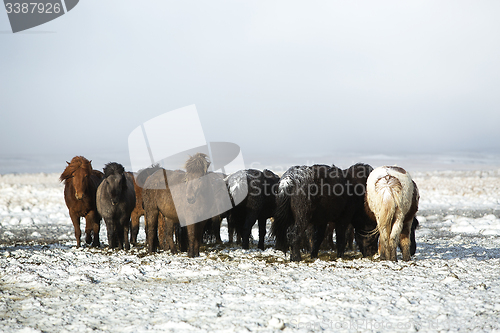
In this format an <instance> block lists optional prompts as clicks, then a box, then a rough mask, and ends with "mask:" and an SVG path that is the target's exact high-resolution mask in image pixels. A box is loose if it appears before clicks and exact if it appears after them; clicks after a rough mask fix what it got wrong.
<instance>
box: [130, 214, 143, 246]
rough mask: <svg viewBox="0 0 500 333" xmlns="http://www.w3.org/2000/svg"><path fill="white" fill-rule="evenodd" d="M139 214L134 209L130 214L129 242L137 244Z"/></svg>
mask: <svg viewBox="0 0 500 333" xmlns="http://www.w3.org/2000/svg"><path fill="white" fill-rule="evenodd" d="M140 217H141V215H140V214H139V213H138V212H137V211H136V210H135V209H134V210H133V211H132V215H130V221H131V222H130V243H132V244H133V245H134V246H137V235H138V234H139V218H140Z"/></svg>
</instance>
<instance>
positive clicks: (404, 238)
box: [399, 219, 414, 261]
mask: <svg viewBox="0 0 500 333" xmlns="http://www.w3.org/2000/svg"><path fill="white" fill-rule="evenodd" d="M412 222H413V219H410V220H409V221H405V223H404V225H403V230H401V235H400V236H399V247H400V248H401V253H402V254H403V260H404V261H409V260H410V257H411V249H410V246H411V245H412V244H411V240H410V234H411V232H412V228H411V224H412ZM413 232H414V231H413ZM413 237H414V236H413Z"/></svg>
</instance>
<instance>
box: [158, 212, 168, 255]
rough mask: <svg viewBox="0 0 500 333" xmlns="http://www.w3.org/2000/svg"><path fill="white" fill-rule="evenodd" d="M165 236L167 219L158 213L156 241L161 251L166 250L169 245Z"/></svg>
mask: <svg viewBox="0 0 500 333" xmlns="http://www.w3.org/2000/svg"><path fill="white" fill-rule="evenodd" d="M167 237H168V236H167V219H165V218H164V217H163V214H161V213H160V214H158V243H159V245H160V249H161V250H163V251H167V250H168V247H169V246H168V240H167Z"/></svg>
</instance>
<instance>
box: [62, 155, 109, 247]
mask: <svg viewBox="0 0 500 333" xmlns="http://www.w3.org/2000/svg"><path fill="white" fill-rule="evenodd" d="M91 162H92V161H89V160H87V159H86V158H85V157H83V156H75V157H73V159H72V160H71V162H66V163H68V166H67V167H66V169H64V171H63V173H62V174H61V176H60V177H59V180H60V181H64V200H65V201H66V206H67V207H68V210H69V216H70V217H71V221H72V222H73V227H74V228H75V238H76V246H77V247H80V237H81V235H82V232H81V230H80V217H85V221H86V224H85V234H86V237H85V242H86V243H87V244H90V243H92V246H95V247H98V246H100V243H99V229H100V223H101V216H100V215H99V213H98V212H97V206H96V191H97V187H98V186H99V184H100V182H101V180H102V177H103V176H104V175H103V173H102V172H100V171H98V170H93V169H92V164H91ZM92 236H93V237H92Z"/></svg>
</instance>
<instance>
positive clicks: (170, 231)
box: [163, 217, 177, 254]
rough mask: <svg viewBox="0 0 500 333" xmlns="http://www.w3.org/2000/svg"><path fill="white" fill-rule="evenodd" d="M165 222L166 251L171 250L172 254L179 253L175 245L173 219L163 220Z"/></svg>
mask: <svg viewBox="0 0 500 333" xmlns="http://www.w3.org/2000/svg"><path fill="white" fill-rule="evenodd" d="M163 221H165V226H166V227H165V245H164V246H165V250H168V249H170V252H171V253H172V254H176V253H177V248H176V246H175V243H174V229H175V222H174V220H172V219H169V218H166V217H165V218H163Z"/></svg>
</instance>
